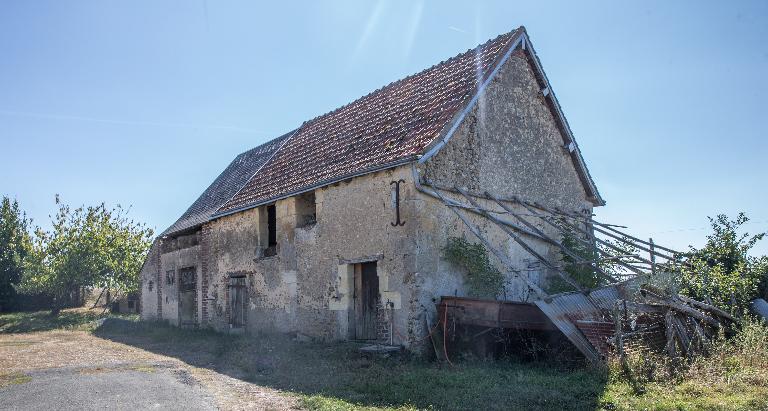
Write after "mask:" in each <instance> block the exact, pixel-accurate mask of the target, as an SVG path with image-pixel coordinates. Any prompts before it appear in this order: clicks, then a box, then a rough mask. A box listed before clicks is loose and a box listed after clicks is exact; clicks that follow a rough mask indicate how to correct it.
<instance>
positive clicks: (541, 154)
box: [417, 53, 592, 301]
mask: <svg viewBox="0 0 768 411" xmlns="http://www.w3.org/2000/svg"><path fill="white" fill-rule="evenodd" d="M419 171H420V175H422V176H424V177H425V181H426V180H429V181H431V182H433V183H434V184H435V185H437V186H440V187H448V188H451V187H455V186H458V187H462V188H465V189H467V190H468V191H469V192H470V193H472V194H477V195H483V194H484V193H485V192H486V191H487V192H490V193H493V194H494V195H496V196H497V197H500V198H511V197H513V196H519V197H520V198H522V199H525V200H530V201H536V202H539V203H541V204H545V205H549V206H557V207H561V208H564V209H567V210H572V211H578V212H591V209H592V204H591V203H590V202H589V201H588V200H587V194H586V191H585V190H584V187H583V185H582V183H581V181H580V180H579V177H578V174H577V172H576V169H575V166H574V164H573V162H572V160H571V157H570V155H569V152H568V151H567V149H565V148H564V144H563V139H562V136H561V134H560V131H559V129H558V127H557V124H556V122H555V119H554V117H553V115H552V113H551V112H550V110H549V108H548V107H547V105H546V102H545V101H544V97H543V95H542V93H541V91H540V89H539V85H538V83H537V82H536V79H535V77H534V74H533V71H532V69H531V67H530V66H529V63H528V62H527V60H526V59H525V58H524V57H523V56H522V55H520V54H519V53H518V54H513V55H512V56H511V58H510V59H509V60H508V61H507V62H506V63H505V65H504V66H503V67H502V69H501V70H500V71H499V73H498V75H497V76H496V77H495V78H494V79H493V80H492V82H491V84H490V85H489V87H488V88H486V90H485V92H484V94H483V95H482V96H481V98H480V99H479V102H478V104H477V105H476V106H475V107H474V108H473V110H472V111H471V113H470V114H469V115H468V116H467V117H466V118H465V120H464V121H463V123H462V124H461V125H460V126H459V128H458V129H457V131H456V133H455V134H454V135H453V136H452V138H451V139H450V140H449V141H448V144H446V145H445V146H444V147H443V148H442V149H441V150H440V151H438V153H437V154H436V155H435V156H434V157H432V158H431V159H429V160H428V161H426V162H425V163H424V164H423V165H420V166H419ZM446 196H448V197H450V198H454V199H460V200H461V201H462V202H464V203H466V202H467V201H466V200H465V199H463V197H461V196H457V195H452V194H446ZM479 203H481V204H482V205H484V206H490V203H489V202H486V201H482V200H479ZM508 205H509V206H510V207H511V208H513V209H514V211H516V212H520V213H522V214H526V213H527V212H526V210H524V209H523V208H522V207H520V206H513V205H512V204H508ZM417 208H418V214H419V216H420V218H421V220H420V221H421V229H420V232H419V236H418V240H417V241H418V249H419V252H418V258H417V268H418V271H419V272H420V273H421V274H422V276H423V278H424V284H423V285H422V288H423V289H424V291H425V292H424V299H425V300H426V299H427V297H428V294H429V293H433V294H435V295H437V294H442V295H445V294H448V295H454V294H457V295H459V296H462V295H467V293H468V291H469V290H467V289H466V287H465V286H464V282H463V276H462V275H457V274H456V273H457V272H458V273H461V270H460V269H459V268H458V267H454V266H452V264H450V263H448V262H447V261H445V260H444V258H443V257H442V255H441V252H440V251H439V250H440V247H442V246H444V245H445V244H446V243H447V241H448V237H452V236H455V237H462V236H463V237H465V238H467V240H469V241H471V242H476V243H477V242H480V240H478V239H477V237H476V236H475V235H474V234H472V233H471V232H470V231H469V230H468V229H467V228H466V227H465V225H464V224H463V223H462V222H461V220H459V219H458V218H457V217H456V215H455V214H454V213H453V212H452V211H451V210H450V209H449V208H447V207H445V206H444V205H443V204H442V203H441V202H440V201H439V200H437V199H433V198H431V197H428V196H426V195H422V196H421V197H420V200H419V202H418V207H417ZM494 208H495V209H497V210H500V211H501V208H499V207H498V206H496V207H494ZM462 213H463V215H466V216H467V217H468V218H469V219H470V220H471V221H472V223H473V224H474V225H476V226H477V227H479V229H480V231H481V232H482V233H483V235H484V236H485V237H486V238H488V239H489V240H490V241H491V242H492V244H494V246H495V247H496V248H497V249H499V250H501V251H502V252H503V253H504V254H506V255H507V256H508V257H509V259H510V260H511V261H512V263H513V266H514V268H515V269H517V270H520V271H521V272H522V273H523V275H525V276H527V277H528V278H529V279H530V280H531V281H532V282H534V283H535V284H537V285H539V286H544V285H546V283H547V282H548V281H549V278H551V276H553V275H555V273H552V272H549V271H548V270H546V269H545V268H543V267H542V265H541V263H540V262H539V261H538V260H537V259H536V258H535V257H534V256H532V255H531V254H530V253H528V252H527V251H526V250H525V249H523V248H522V247H521V246H520V245H519V244H518V243H516V242H515V241H514V240H513V239H512V238H510V237H509V236H508V235H507V234H506V233H504V232H503V231H501V230H500V229H499V228H498V227H497V226H496V225H495V224H493V223H492V222H490V221H488V220H487V219H485V218H482V217H480V216H477V215H474V214H472V213H467V212H462ZM505 218H510V217H505ZM531 222H534V223H536V224H537V225H538V228H539V229H541V230H543V231H544V232H546V233H548V234H549V235H551V236H557V235H558V234H557V232H556V231H555V230H554V229H553V228H552V227H550V226H549V225H546V224H545V223H543V222H541V221H538V220H532V221H531ZM526 240H528V241H527V243H528V244H530V245H531V246H532V247H533V248H534V250H535V251H536V252H538V253H539V254H541V255H543V256H544V257H546V258H547V259H548V260H549V261H553V262H557V261H559V259H560V254H559V252H558V250H556V249H554V248H553V247H550V246H548V245H547V244H544V243H542V242H539V241H535V240H530V239H529V238H527V239H526ZM489 254H491V260H492V262H494V263H495V264H496V265H497V267H498V268H499V269H501V270H502V272H505V267H504V265H503V264H501V262H500V261H499V260H498V259H497V258H496V257H495V256H493V255H492V253H489ZM506 278H507V283H506V286H505V290H504V292H503V295H500V296H499V298H504V299H508V300H518V301H525V300H527V299H529V298H531V297H532V296H531V295H530V293H529V290H528V287H527V286H526V285H525V284H524V282H523V281H521V280H519V279H517V278H516V277H515V276H514V275H513V274H507V276H506ZM533 297H535V296H533Z"/></svg>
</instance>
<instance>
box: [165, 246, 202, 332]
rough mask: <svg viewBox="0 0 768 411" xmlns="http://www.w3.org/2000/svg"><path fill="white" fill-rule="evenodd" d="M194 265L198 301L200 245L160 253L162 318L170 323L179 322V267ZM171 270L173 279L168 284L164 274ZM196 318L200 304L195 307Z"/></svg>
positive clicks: (198, 314) (176, 323) (200, 273)
mask: <svg viewBox="0 0 768 411" xmlns="http://www.w3.org/2000/svg"><path fill="white" fill-rule="evenodd" d="M188 267H194V268H195V272H196V276H195V278H196V281H197V286H196V287H195V289H196V290H197V292H198V296H197V301H200V297H201V296H200V279H201V276H202V270H201V269H200V246H199V245H195V246H192V247H188V248H180V249H175V250H173V251H169V252H165V253H163V254H162V255H160V277H161V280H162V281H160V283H161V284H160V287H161V297H162V298H161V304H162V319H163V320H166V321H168V322H169V323H170V324H174V325H178V324H179V282H180V281H181V278H180V275H179V269H182V268H188ZM169 271H172V272H173V277H174V281H173V283H172V284H168V283H167V281H166V274H168V272H169ZM197 318H200V304H199V303H198V307H197Z"/></svg>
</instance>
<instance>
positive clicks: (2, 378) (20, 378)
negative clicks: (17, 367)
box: [0, 371, 32, 388]
mask: <svg viewBox="0 0 768 411" xmlns="http://www.w3.org/2000/svg"><path fill="white" fill-rule="evenodd" d="M30 381H32V377H30V376H29V375H26V374H23V373H20V372H1V371H0V388H5V387H8V386H10V385H17V384H25V383H28V382H30Z"/></svg>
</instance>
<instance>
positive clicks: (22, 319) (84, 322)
mask: <svg viewBox="0 0 768 411" xmlns="http://www.w3.org/2000/svg"><path fill="white" fill-rule="evenodd" d="M99 317H101V315H100V312H97V311H89V310H62V311H61V312H59V314H58V315H56V316H52V315H51V312H50V311H24V312H15V313H3V314H2V315H0V333H2V334H7V333H29V332H38V331H50V330H56V329H62V328H63V329H73V328H79V327H86V326H88V325H89V324H90V323H92V322H93V321H95V320H97V319H98V318H99Z"/></svg>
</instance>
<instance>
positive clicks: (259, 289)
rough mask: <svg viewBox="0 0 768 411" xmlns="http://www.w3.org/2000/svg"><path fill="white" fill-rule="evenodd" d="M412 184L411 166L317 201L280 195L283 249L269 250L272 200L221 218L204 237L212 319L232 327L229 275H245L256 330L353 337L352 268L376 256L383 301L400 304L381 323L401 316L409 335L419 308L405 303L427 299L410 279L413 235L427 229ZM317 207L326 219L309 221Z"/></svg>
mask: <svg viewBox="0 0 768 411" xmlns="http://www.w3.org/2000/svg"><path fill="white" fill-rule="evenodd" d="M399 179H404V180H405V181H406V182H407V183H404V184H401V219H402V220H405V221H406V224H405V226H397V227H394V226H393V225H392V224H391V223H392V222H394V220H395V213H394V208H393V204H392V202H393V200H392V185H390V182H392V181H396V180H399ZM411 181H412V180H411V173H410V169H409V168H407V167H401V168H398V169H394V170H388V171H383V172H378V173H374V174H370V175H366V176H362V177H358V178H354V179H351V180H348V181H346V182H341V183H337V184H333V185H331V186H327V187H324V188H321V189H318V190H316V191H315V192H314V207H312V205H311V204H308V201H309V200H308V199H311V196H306V195H300V196H294V197H290V198H287V199H284V200H279V201H277V203H276V204H275V207H276V216H277V224H276V226H277V230H276V231H277V253H276V255H274V256H266V255H265V250H266V248H267V245H268V244H267V237H268V232H267V207H266V206H262V207H258V208H254V209H251V210H247V211H243V212H239V213H236V214H232V215H229V216H224V217H221V218H219V219H217V220H215V221H212V222H211V223H210V231H209V232H210V234H209V238H208V239H207V240H204V241H206V242H208V244H209V245H208V250H209V255H206V256H204V257H203V259H204V260H207V261H208V262H207V267H208V268H207V276H206V277H207V281H208V282H209V283H208V291H207V296H206V298H207V300H206V301H207V302H208V307H207V312H208V319H209V323H208V324H209V325H210V326H211V327H213V328H215V329H219V330H225V329H228V328H229V322H230V313H229V310H230V307H229V305H228V301H229V298H228V294H229V286H228V283H229V281H230V280H229V278H230V277H232V276H245V277H246V279H247V280H246V283H247V286H248V298H247V300H248V301H247V306H248V310H247V315H246V317H247V325H246V327H245V328H246V332H250V331H278V332H298V333H302V334H305V335H308V336H312V337H316V338H319V339H323V340H335V339H346V338H349V337H350V335H349V333H350V330H349V318H350V315H352V308H353V305H352V304H353V299H352V296H351V293H352V290H351V289H350V275H351V274H350V272H351V271H350V267H352V264H354V263H356V262H365V261H376V262H377V273H378V276H379V290H380V292H381V296H382V303H383V304H386V303H387V302H391V303H392V304H391V306H393V307H394V309H393V311H394V312H392V311H388V312H387V313H386V315H382V319H381V321H382V322H389V321H390V320H391V319H392V318H393V317H394V321H395V323H396V325H395V327H397V328H398V329H399V331H398V332H400V333H403V334H404V333H406V332H407V323H408V320H409V316H410V315H411V311H410V310H407V309H406V310H403V309H402V307H403V305H406V306H407V305H408V301H410V300H411V299H413V300H414V301H416V300H417V298H415V295H414V294H415V292H414V290H413V288H412V287H411V283H410V281H412V279H413V277H414V275H416V273H415V267H414V259H415V256H414V254H413V239H414V238H415V229H416V228H417V226H418V224H417V221H416V219H415V216H414V214H413V204H414V201H413V196H414V193H415V191H414V188H413V184H412V183H411ZM312 212H314V214H315V215H316V218H308V215H310V214H312ZM315 219H316V222H314V223H313V220H315ZM409 308H410V307H409ZM417 314H418V313H417ZM388 329H389V327H382V330H388ZM385 337H388V335H386V336H385V335H382V338H385Z"/></svg>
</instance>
